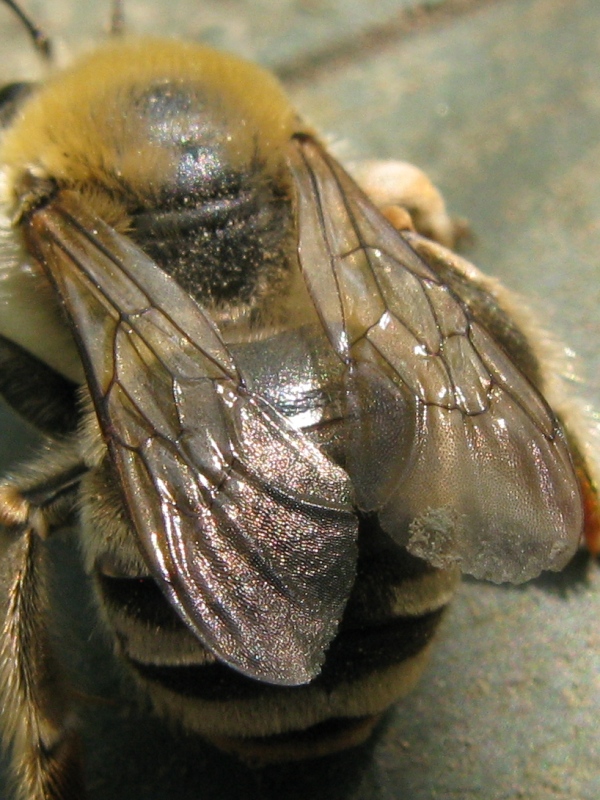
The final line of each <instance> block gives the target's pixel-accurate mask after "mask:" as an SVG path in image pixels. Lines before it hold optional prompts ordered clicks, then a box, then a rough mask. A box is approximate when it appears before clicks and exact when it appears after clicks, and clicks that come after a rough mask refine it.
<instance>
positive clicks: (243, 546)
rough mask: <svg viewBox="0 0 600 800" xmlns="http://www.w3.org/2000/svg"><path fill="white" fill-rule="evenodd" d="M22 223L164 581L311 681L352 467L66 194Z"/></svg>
mask: <svg viewBox="0 0 600 800" xmlns="http://www.w3.org/2000/svg"><path fill="white" fill-rule="evenodd" d="M25 226H26V236H27V238H28V240H29V245H30V247H31V249H32V251H33V252H34V253H35V254H36V255H37V256H38V258H39V260H40V261H41V262H42V263H43V264H44V265H45V268H46V270H47V272H48V273H49V275H50V277H51V280H52V281H53V282H54V284H55V286H56V288H57V290H58V292H59V294H60V296H61V298H62V301H63V304H64V306H65V308H66V310H67V313H68V316H69V317H70V319H71V322H72V325H73V329H74V333H75V338H76V340H77V342H78V346H79V349H80V352H81V356H82V359H83V361H84V365H85V369H86V375H87V379H88V383H89V384H90V388H91V391H92V396H93V398H94V403H95V406H96V410H97V414H98V418H99V420H100V424H101V427H102V430H103V433H104V436H105V439H106V441H107V444H108V446H109V449H110V452H111V456H112V459H113V461H114V464H115V466H116V468H117V472H118V476H119V480H120V483H121V486H122V490H123V493H124V497H125V499H126V506H127V509H128V512H129V515H130V517H131V522H132V525H133V528H134V529H135V531H136V533H137V535H138V537H139V540H140V542H141V545H142V550H143V552H144V553H145V556H146V557H147V559H148V562H149V566H150V569H151V570H152V573H153V575H154V577H155V578H156V580H157V581H158V582H159V584H160V586H161V587H162V589H163V592H164V593H165V594H166V596H167V597H168V598H169V600H170V601H171V603H172V604H173V606H174V607H175V608H176V610H177V611H178V613H179V614H180V616H181V617H182V618H183V619H184V621H185V622H186V623H187V624H188V626H189V627H190V628H191V629H192V630H193V631H194V632H195V633H196V634H197V635H198V636H199V637H200V639H201V640H202V641H203V643H204V644H205V645H206V646H207V647H208V648H209V649H210V650H211V651H212V652H214V653H215V654H216V655H217V656H218V657H219V658H220V659H221V660H223V661H224V662H226V663H227V664H229V665H230V666H232V667H234V668H235V669H237V670H239V671H241V672H243V673H244V674H247V675H249V676H251V677H253V678H257V679H260V680H264V681H268V682H271V683H278V684H301V683H305V682H307V681H309V680H310V679H312V678H313V677H314V676H315V675H316V674H318V672H319V669H320V666H321V664H322V662H323V660H324V653H325V650H326V648H327V645H328V644H329V642H330V641H331V639H332V638H333V637H334V635H335V632H336V629H337V624H338V621H339V619H340V617H341V614H342V612H343V609H344V607H345V604H346V601H347V599H348V595H349V592H350V589H351V586H352V583H353V580H354V574H355V561H356V534H357V521H356V517H355V515H354V514H353V512H352V504H351V503H352V497H351V494H352V492H351V484H350V482H349V479H348V476H347V474H346V473H345V472H344V471H343V470H341V469H340V468H339V467H337V466H335V465H334V464H333V463H332V462H331V461H330V460H329V459H328V458H327V457H326V456H325V455H324V454H323V453H322V452H321V451H320V450H319V449H318V448H317V447H316V446H314V445H312V444H311V443H310V442H309V441H308V440H307V439H306V438H305V437H304V436H303V435H302V434H300V433H299V432H298V431H296V430H295V429H293V428H292V427H291V426H290V425H289V423H288V422H287V421H286V420H285V418H283V417H282V416H281V415H280V414H279V413H278V412H277V411H276V410H274V409H273V408H272V407H271V406H269V405H268V404H267V403H266V402H265V401H263V400H262V399H261V398H260V397H259V396H257V395H256V394H253V393H251V392H250V391H248V390H247V389H246V388H245V386H244V381H243V379H242V377H241V376H240V375H239V374H238V371H237V368H236V365H235V363H234V362H233V360H232V358H231V355H230V353H229V351H228V349H227V347H226V346H225V344H224V342H223V340H222V338H221V336H220V333H219V331H218V330H217V328H216V327H215V326H214V325H213V323H212V322H211V320H210V319H209V317H208V316H207V315H206V313H205V312H204V311H203V310H202V308H201V307H200V306H199V305H198V304H197V303H196V302H195V301H194V300H193V299H191V298H190V297H189V296H188V295H187V294H186V293H185V292H184V291H183V290H182V289H181V288H180V287H179V285H178V284H177V283H176V282H175V281H174V280H173V279H171V278H170V277H169V276H167V275H166V274H165V273H164V272H163V271H162V270H160V269H159V268H158V267H157V266H156V265H155V264H154V263H153V262H152V261H151V260H150V259H149V258H148V257H147V256H146V255H145V254H144V253H143V252H142V251H141V250H140V249H139V248H138V247H137V246H136V245H134V244H133V243H132V242H131V240H129V239H128V238H127V237H124V236H121V235H120V234H118V233H116V232H115V231H114V230H113V229H112V228H110V227H108V226H107V225H105V224H104V223H102V222H101V221H100V220H99V219H97V218H95V217H94V216H93V215H92V214H90V213H89V212H87V211H86V210H85V209H84V208H83V207H82V204H81V202H80V200H79V198H78V197H77V196H76V195H74V194H73V193H69V192H62V193H61V194H59V195H58V197H57V198H56V199H55V200H53V201H52V202H51V203H50V204H49V205H47V206H46V207H45V208H43V209H40V210H39V211H37V212H35V214H34V215H33V216H32V218H31V220H30V221H28V222H26V223H25Z"/></svg>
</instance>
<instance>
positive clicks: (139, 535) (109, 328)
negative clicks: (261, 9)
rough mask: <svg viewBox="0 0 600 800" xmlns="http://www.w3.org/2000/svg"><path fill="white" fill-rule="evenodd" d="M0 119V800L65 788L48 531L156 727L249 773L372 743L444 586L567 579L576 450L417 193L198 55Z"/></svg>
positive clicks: (95, 66)
mask: <svg viewBox="0 0 600 800" xmlns="http://www.w3.org/2000/svg"><path fill="white" fill-rule="evenodd" d="M0 121H1V124H2V136H1V141H0V170H1V172H0V176H1V177H0V190H1V198H0V226H1V227H2V237H1V239H0V262H1V268H2V270H3V273H4V275H5V277H6V280H5V281H4V284H5V288H4V289H3V291H4V292H5V299H7V300H8V303H7V309H8V310H7V311H6V312H5V313H4V314H3V316H2V318H1V319H0V372H1V376H2V377H1V379H0V386H1V391H2V395H3V397H4V398H5V399H6V401H7V402H8V403H9V404H10V405H11V406H12V407H13V408H14V409H15V410H16V411H18V412H19V413H20V414H22V415H23V416H24V417H25V418H26V419H27V420H28V421H29V422H31V423H32V424H33V425H34V426H36V427H37V428H38V429H39V430H40V431H41V432H42V433H43V434H44V435H45V436H46V437H47V439H46V444H44V445H43V446H42V448H41V450H40V453H39V455H38V456H37V458H35V459H34V460H33V461H32V462H31V463H29V464H26V465H25V466H23V467H22V468H20V469H17V470H15V471H14V473H12V474H11V475H10V476H8V477H6V478H5V479H4V481H3V482H2V483H1V484H0V523H1V525H2V534H1V538H0V546H1V548H2V559H1V561H0V584H1V586H2V593H1V603H2V615H3V626H2V631H1V634H0V693H1V696H2V709H3V720H2V722H3V736H4V742H5V745H6V746H7V748H9V749H10V751H11V753H12V767H13V772H14V775H15V779H16V782H17V786H18V790H19V792H20V795H19V796H20V797H23V798H26V799H27V800H43V799H44V800H67V798H69V799H71V798H78V797H81V796H82V794H83V788H82V787H83V781H82V777H81V764H80V758H79V750H78V745H77V734H76V726H75V724H74V722H73V710H72V708H71V706H70V704H69V702H68V700H67V697H68V692H67V691H66V690H65V689H64V687H63V683H62V679H61V671H60V667H59V665H58V663H57V659H56V658H55V656H54V655H53V653H52V648H51V644H50V639H49V634H48V618H49V614H50V612H51V609H50V608H49V607H48V606H49V600H48V591H47V588H46V570H47V555H46V547H45V542H46V540H47V539H48V538H49V537H52V536H53V535H54V534H55V533H56V532H57V531H59V530H61V529H64V528H66V527H68V526H72V527H73V529H74V530H75V531H76V532H77V535H78V539H79V542H80V546H81V549H82V552H83V557H84V562H85V566H86V570H87V572H88V573H89V574H90V575H91V576H92V579H93V584H94V588H95V594H96V597H97V600H98V614H99V617H100V618H101V619H102V620H103V622H104V624H105V626H106V628H107V630H109V631H110V632H111V635H112V638H113V641H114V647H115V651H116V653H117V655H118V656H119V657H120V659H121V661H122V662H123V663H124V665H125V666H126V668H127V669H128V671H129V672H130V673H131V674H132V675H133V676H134V679H135V680H136V682H137V684H138V685H139V687H140V688H141V690H142V691H143V692H145V693H146V694H147V695H148V696H149V697H150V698H151V700H152V703H153V705H154V707H155V708H156V710H157V712H158V713H160V714H162V715H164V716H167V717H170V718H173V719H175V720H177V721H178V722H179V723H180V724H181V725H183V727H184V728H185V729H187V730H189V731H192V732H195V733H198V734H200V735H202V736H203V737H205V738H207V739H209V740H211V741H213V742H215V743H216V744H217V745H218V746H220V747H222V748H223V749H226V750H230V751H233V752H237V753H239V754H240V755H242V756H243V757H246V758H254V759H261V760H263V761H269V760H277V759H283V760H286V759H295V758H304V757H309V756H314V755H320V754H323V753H328V752H333V751H335V750H336V749H340V748H344V747H349V746H352V745H353V744H356V743H357V742H359V741H361V740H363V739H364V738H365V737H366V736H368V734H369V733H370V731H371V730H372V728H373V725H374V724H375V721H376V720H377V719H378V718H379V716H380V714H381V713H382V712H383V711H385V709H387V708H388V707H389V706H390V705H391V704H392V703H393V702H395V701H396V700H397V699H398V698H399V697H401V696H402V695H403V694H404V693H406V692H407V691H409V690H410V688H411V687H412V686H413V685H414V683H415V681H416V680H417V678H418V676H419V675H420V673H421V671H422V669H423V667H424V665H425V663H426V659H427V654H428V651H429V648H430V644H431V640H432V637H433V635H434V632H435V630H436V628H437V626H438V623H439V621H440V619H441V617H442V615H443V611H444V608H445V607H446V605H447V604H448V602H449V601H450V599H451V596H452V593H453V591H454V589H455V586H456V584H457V581H458V576H459V573H460V572H461V571H462V572H466V573H468V574H471V575H474V576H476V577H478V578H485V579H488V580H491V581H496V582H502V581H513V582H522V581H526V580H528V579H530V578H533V577H535V576H536V575H538V574H539V573H540V571H541V570H544V569H551V570H559V569H561V568H562V567H563V566H564V565H565V564H566V563H567V562H568V561H569V559H570V558H571V556H572V555H573V553H574V551H575V550H576V548H577V547H578V544H579V542H580V538H581V535H582V531H583V529H584V525H585V524H586V512H585V511H584V500H586V501H588V502H587V507H588V508H589V507H590V502H589V501H590V500H593V499H594V498H595V496H596V495H595V488H594V487H595V484H594V482H593V480H592V477H591V474H592V473H591V470H590V467H589V465H588V463H587V462H586V460H585V458H584V456H583V454H582V453H583V445H582V444H581V443H580V441H579V440H578V439H577V438H576V436H575V434H574V433H573V431H572V430H571V426H570V418H569V415H568V412H567V411H566V408H567V404H566V403H565V402H564V401H563V400H562V399H561V398H560V397H558V396H554V394H555V393H553V383H552V374H551V371H550V370H548V368H547V367H546V365H545V361H544V359H543V354H542V352H541V350H540V348H539V346H538V345H537V344H536V342H537V338H536V336H535V334H534V333H532V332H531V331H530V328H531V326H530V325H529V324H528V323H527V322H525V321H524V320H525V319H526V312H525V311H523V309H522V307H521V306H520V305H519V303H518V301H515V300H514V299H513V298H512V297H511V296H510V295H509V293H508V292H506V291H505V290H504V289H502V288H501V287H499V286H497V285H496V284H495V283H494V282H493V281H492V280H491V279H489V278H486V277H484V276H483V275H482V274H481V273H479V272H478V271H477V270H476V269H475V268H474V267H472V266H471V265H470V264H467V263H466V262H465V261H463V260H462V259H461V258H459V257H458V256H456V255H455V254H453V253H452V252H451V250H449V249H447V248H446V247H445V246H443V244H440V243H439V242H442V243H448V242H449V240H450V239H451V237H452V224H451V222H450V220H449V219H448V216H447V214H446V212H445V209H444V206H443V203H442V201H441V198H440V196H439V194H438V193H437V191H436V190H435V189H434V188H433V187H432V186H431V184H430V183H429V182H428V180H427V179H426V178H425V177H424V176H423V174H422V173H420V172H418V171H416V170H415V169H414V168H411V167H409V166H406V165H404V166H403V165H400V166H399V165H398V164H396V165H389V164H388V165H384V178H382V175H381V169H382V167H381V164H369V165H366V166H365V167H364V168H363V170H362V172H361V171H360V170H358V171H357V173H356V175H357V178H358V181H359V182H358V183H357V182H356V180H355V179H354V178H352V177H351V176H350V175H349V173H348V172H347V171H346V170H345V169H344V168H343V167H342V166H341V165H340V163H338V161H336V160H335V159H334V158H333V157H332V156H331V155H330V154H329V153H328V151H327V150H326V148H325V147H324V145H323V144H322V143H321V141H320V139H319V138H318V136H317V135H316V134H315V132H314V131H313V130H312V129H311V128H310V127H309V126H307V125H306V124H305V123H304V122H303V121H302V120H301V119H300V118H299V117H298V115H297V114H296V112H295V111H294V110H293V108H292V107H291V106H290V103H289V101H288V99H287V98H286V96H285V94H284V92H283V90H282V88H281V87H280V85H279V84H278V82H277V81H276V80H275V79H274V78H273V77H272V76H271V75H270V74H269V73H267V72H265V71H264V70H262V69H261V68H259V67H257V66H255V65H253V64H250V63H246V62H244V61H242V60H240V59H238V58H236V57H234V56H231V55H227V54H224V53H221V52H217V51H214V50H212V49H210V48H208V47H204V46H201V45H198V44H193V43H182V42H171V41H166V40H164V41H163V40H159V39H149V38H139V39H138V38H127V39H125V40H123V41H112V42H109V43H106V44H105V45H103V46H101V47H99V48H98V49H97V50H96V51H94V52H93V53H91V54H89V55H87V56H85V57H83V58H81V59H80V60H79V61H77V62H76V63H74V64H73V65H72V66H71V67H69V68H67V69H65V70H63V71H61V72H58V73H57V74H56V75H55V76H53V77H51V78H50V79H49V80H48V81H47V82H46V83H44V84H41V85H36V86H32V85H24V84H15V85H11V86H8V87H5V88H4V90H2V92H1V93H0ZM390 176H392V181H391V182H390V181H389V177H390ZM359 184H360V185H359ZM361 185H362V187H363V188H364V189H367V191H368V192H369V194H367V193H365V191H364V190H363V188H361ZM413 222H414V225H413ZM414 227H416V228H417V230H415V229H414ZM417 231H418V232H417ZM424 233H426V234H428V236H430V237H432V238H427V237H426V236H424V235H423V234H424ZM434 240H437V241H434ZM24 310H25V312H26V313H24ZM549 400H552V402H553V406H554V411H553V410H551V408H550V406H549V404H548V401H549ZM565 419H566V420H567V421H568V422H569V427H568V428H567V429H565V428H564V421H565ZM589 516H590V514H589V513H588V517H589ZM588 525H589V520H588Z"/></svg>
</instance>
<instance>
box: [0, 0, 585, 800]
mask: <svg viewBox="0 0 600 800" xmlns="http://www.w3.org/2000/svg"><path fill="white" fill-rule="evenodd" d="M420 5H424V4H420V3H419V2H418V0H414V2H408V0H406V1H405V2H401V0H397V1H396V2H394V0H378V1H377V2H366V1H365V2H350V0H337V1H336V2H334V0H330V2H327V0H285V1H284V2H274V0H270V1H269V0H262V1H260V2H259V1H258V0H257V1H256V2H242V0H238V1H236V0H224V1H223V2H217V0H214V2H206V3H202V4H198V3H196V2H192V0H177V2H169V4H168V7H167V4H166V3H161V2H158V0H148V2H141V0H140V2H137V0H136V1H135V2H131V3H129V4H127V7H128V16H129V19H130V21H131V24H132V27H134V28H135V29H137V30H143V31H145V32H155V33H162V34H164V33H172V34H183V35H187V36H191V37H197V38H201V37H204V38H206V39H207V40H208V41H211V42H212V43H215V44H218V45H220V46H223V47H228V48H230V49H232V50H234V51H236V52H238V53H241V54H244V55H246V56H250V57H253V58H257V59H258V60H260V61H262V62H263V63H265V64H267V65H269V66H271V67H272V68H274V69H276V70H277V71H278V72H279V74H281V75H282V76H283V77H284V78H285V80H286V83H287V84H288V86H289V88H290V92H291V94H292V96H293V98H294V100H295V101H296V103H297V105H298V107H299V108H300V110H301V111H302V113H303V114H305V115H306V116H307V117H308V118H309V119H310V120H311V121H312V122H313V123H314V124H315V125H316V126H317V127H319V128H320V129H321V130H323V131H325V132H326V133H327V134H329V135H330V136H331V137H332V140H334V141H337V142H338V143H339V144H338V149H339V150H340V151H341V152H344V153H345V154H347V155H348V156H355V157H360V156H378V157H401V158H405V159H407V160H410V161H413V162H414V163H417V164H418V165H420V166H422V167H424V168H425V169H426V170H427V171H428V172H429V174H430V175H431V176H432V177H433V178H434V179H435V180H436V181H437V182H438V184H439V185H440V186H441V188H442V189H443V191H444V193H445V195H446V197H447V199H448V202H449V205H450V207H451V209H452V211H453V213H455V214H457V215H459V216H462V217H465V218H466V219H468V220H469V221H470V223H471V226H472V229H473V233H474V242H473V244H472V245H471V246H470V247H469V250H468V252H467V255H468V257H469V258H470V259H471V260H473V261H474V262H475V263H476V264H478V265H479V266H480V267H481V268H482V269H484V270H486V271H488V272H490V273H493V274H495V275H497V276H498V277H500V278H501V279H502V281H504V282H505V283H506V284H507V285H508V286H510V287H511V288H513V289H516V290H517V291H519V292H521V293H522V294H524V295H526V296H527V297H528V298H530V301H531V303H532V305H533V307H534V308H535V309H536V311H537V313H538V315H539V316H540V317H541V318H542V320H544V322H545V324H546V326H547V327H548V328H549V329H550V330H552V332H553V333H554V334H555V335H556V336H557V337H559V338H561V339H562V340H563V341H564V342H565V343H566V345H567V346H568V348H570V349H571V350H573V351H574V352H575V353H576V354H577V358H576V359H574V360H573V362H572V374H573V378H572V382H573V387H574V390H575V391H576V392H577V394H578V395H579V396H581V397H582V398H584V399H585V400H586V401H588V402H589V403H590V404H592V405H593V404H595V405H596V407H598V408H600V372H599V369H598V368H599V366H600V348H599V342H600V315H599V314H598V311H597V309H598V304H599V300H600V288H599V287H600V188H599V187H600V181H599V174H600V158H599V156H600V143H599V136H598V131H599V130H600V74H599V73H600V6H599V5H598V3H597V2H596V0H570V2H564V1H563V0H495V1H494V0H480V2H475V1H474V0H472V1H471V2H469V0H447V2H444V0H440V2H438V3H435V4H428V5H433V6H435V9H434V13H432V14H431V15H430V16H428V15H426V14H422V15H421V16H419V17H418V22H417V21H416V20H417V17H416V16H414V15H413V16H407V11H410V9H411V8H412V9H413V10H414V9H415V8H418V7H419V6H420ZM30 7H31V9H32V10H34V11H35V12H36V14H37V17H38V19H40V20H43V21H45V22H46V23H47V26H48V28H49V29H50V30H51V31H53V32H56V33H58V34H59V35H61V36H64V38H65V39H67V40H69V41H71V42H72V41H73V40H74V39H79V40H82V39H83V40H84V41H86V42H90V41H92V40H93V38H94V36H96V35H97V33H98V31H99V30H100V29H101V26H102V24H103V22H104V19H105V13H104V8H103V7H102V5H101V4H94V3H92V2H91V0H86V1H85V2H81V0H80V2H79V3H74V2H66V0H54V1H53V3H47V2H46V3H44V2H37V3H33V2H32V3H30ZM75 34H77V36H75ZM0 53H2V59H1V61H2V67H1V68H0V77H6V78H9V77H14V76H15V75H16V74H19V73H20V72H22V71H23V70H33V71H35V63H34V61H33V60H32V57H31V54H30V53H28V51H27V42H26V41H25V39H24V37H22V36H21V34H20V33H19V30H18V26H17V25H16V24H15V23H14V21H13V20H12V18H11V17H10V16H9V15H8V13H7V12H5V11H4V10H3V9H1V8H0ZM595 420H596V423H598V417H597V416H596V418H595ZM0 437H1V438H0V458H1V460H2V463H3V464H4V465H6V464H8V463H9V462H10V461H11V460H13V459H14V458H15V457H16V453H17V452H18V450H19V444H20V442H21V441H22V437H23V433H22V430H21V429H20V428H18V427H17V424H16V422H15V421H14V420H13V419H11V418H9V417H8V416H6V415H3V416H2V417H1V418H0ZM56 549H57V555H58V557H59V560H61V561H62V562H63V566H62V568H61V569H62V572H61V575H63V576H65V575H69V576H71V575H72V576H73V577H72V578H71V577H70V578H69V581H68V583H69V584H70V585H69V591H68V592H66V591H65V586H66V585H67V582H66V580H65V579H64V578H63V579H62V580H61V583H60V588H61V594H62V595H63V601H64V602H63V605H64V608H63V611H62V614H63V617H64V626H65V627H66V628H68V629H69V635H68V636H67V637H66V638H65V643H64V649H65V654H66V655H67V657H68V660H70V661H71V663H72V667H73V669H74V670H75V671H76V672H78V673H79V685H80V687H81V689H82V690H83V691H85V692H86V693H88V695H89V697H88V701H87V702H85V703H84V713H83V720H84V733H85V741H86V749H87V756H88V759H87V763H88V781H89V787H90V798H91V800H120V798H140V799H141V798H143V800H166V798H171V797H174V796H176V797H178V798H179V800H188V798H189V800H192V798H194V799H196V798H198V799H200V798H201V800H233V799H234V798H236V799H239V800H246V799H247V800H255V799H256V800H258V798H263V799H264V800H267V798H268V799H269V800H271V798H273V800H274V799H275V798H281V800H300V798H306V800H309V798H311V799H312V798H316V799H317V800H318V799H320V798H322V799H323V800H330V799H331V800H335V799H336V798H340V800H341V798H345V799H347V800H437V799H438V798H439V800H455V799H456V800H597V798H598V797H600V774H599V769H600V767H599V765H600V758H599V756H600V744H599V739H598V724H597V719H598V718H599V716H600V691H599V689H600V670H599V667H600V633H599V626H598V609H599V608H600V575H599V572H598V567H597V565H596V564H594V563H589V562H587V561H586V559H585V558H580V559H578V560H577V562H576V563H575V564H573V565H572V567H571V568H570V569H569V570H568V571H567V573H566V574H565V575H562V576H553V577H544V578H542V579H540V580H538V581H536V582H534V583H532V584H530V585H528V586H527V587H524V588H520V589H515V588H505V587H493V586H487V585H484V584H479V583H476V582H471V581H469V582H465V583H464V584H463V586H462V588H461V590H460V593H459V596H458V598H457V600H456V602H455V603H454V605H453V607H452V609H451V612H450V614H449V615H448V618H447V619H446V622H445V625H444V628H443V631H442V634H441V636H440V640H439V644H438V647H437V649H436V650H435V653H434V656H433V660H432V663H431V666H430V669H429V670H428V672H427V675H426V676H425V679H424V680H423V681H422V683H421V684H420V686H419V688H418V689H417V690H416V691H415V692H414V693H413V694H412V696H411V697H410V698H408V699H407V700H406V701H404V702H403V703H401V704H400V705H399V706H398V707H397V708H396V709H395V710H394V712H393V713H392V714H391V715H390V716H389V718H388V720H387V721H386V724H385V726H384V727H383V728H382V730H381V731H380V732H379V735H378V737H377V739H376V740H375V741H374V743H373V744H372V746H371V747H370V748H366V749H364V750H361V751H358V752H356V751H353V752H352V753H349V754H346V755H344V756H340V757H337V758H331V759H325V760H323V761H320V762H315V763H312V764H307V765H304V766H303V767H301V768H297V767H296V768H289V769H284V768H279V769H271V770H268V771H264V772H262V773H251V772H249V771H248V770H246V769H245V768H243V767H241V766H240V765H238V764H237V763H236V762H234V761H231V760H230V759H228V758H226V757H224V756H222V755H220V754H218V753H216V752H215V751H213V750H212V749H211V748H209V747H207V746H205V745H202V744H201V743H198V742H195V741H190V740H185V739H182V738H181V737H180V736H178V735H176V734H175V733H173V732H172V731H170V730H169V729H168V727H167V726H166V725H164V724H163V723H161V722H158V721H156V720H154V719H152V718H150V717H147V716H146V715H145V714H144V713H143V712H141V711H139V710H137V709H136V708H134V707H132V706H131V704H130V703H129V702H128V700H127V697H126V696H125V697H124V696H123V695H122V694H120V693H119V691H118V689H117V687H118V679H117V678H116V676H115V673H114V671H113V670H112V668H111V662H110V658H109V657H108V656H107V653H106V649H105V645H104V643H103V642H102V641H101V640H100V637H99V634H98V631H97V627H96V626H95V624H94V621H93V617H92V615H91V614H89V613H85V609H84V607H85V602H84V600H82V598H84V597H85V585H84V582H83V580H82V578H81V576H80V574H79V573H78V571H77V567H76V565H74V566H73V569H71V565H72V564H73V560H74V556H73V555H72V553H71V552H70V550H69V548H68V547H67V546H66V545H63V544H62V543H58V545H57V548H56ZM82 607H83V609H84V610H83V611H82ZM93 698H104V699H101V700H98V699H96V700H94V699H93ZM6 792H7V790H6V788H5V787H4V788H3V787H1V786H0V796H1V797H5V796H7V795H6Z"/></svg>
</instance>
